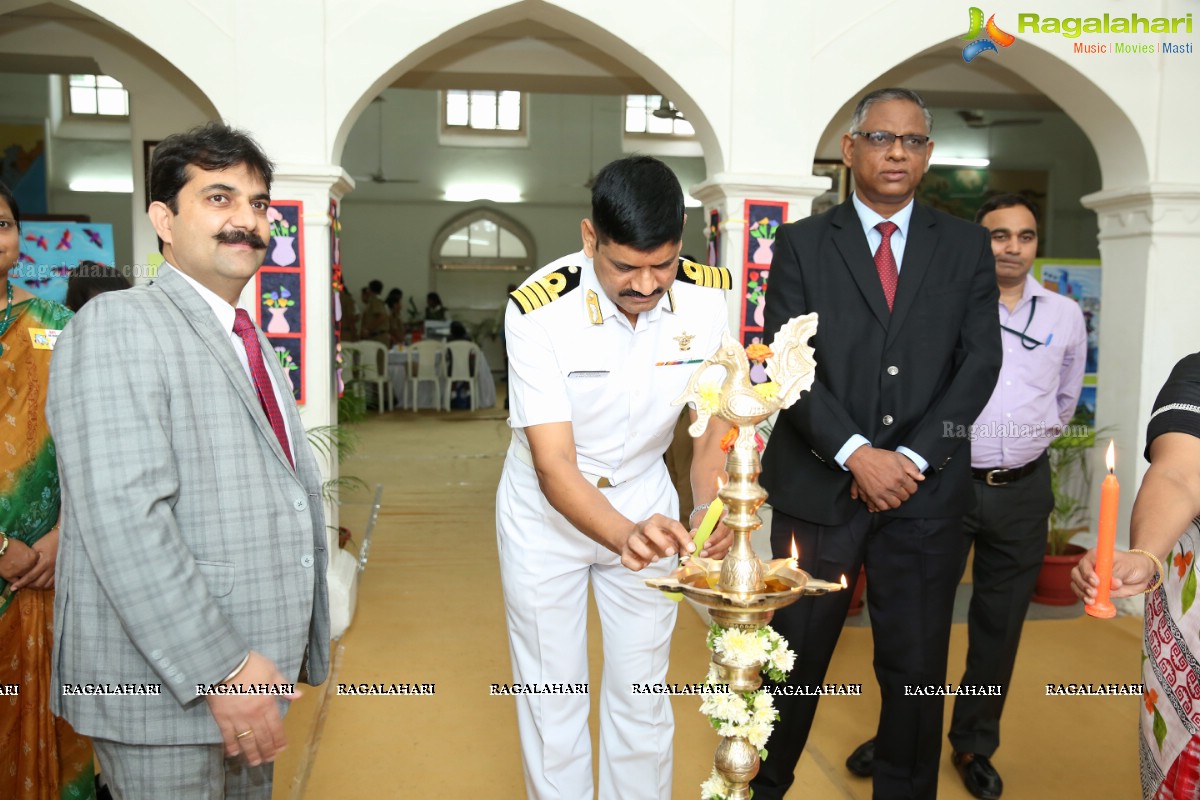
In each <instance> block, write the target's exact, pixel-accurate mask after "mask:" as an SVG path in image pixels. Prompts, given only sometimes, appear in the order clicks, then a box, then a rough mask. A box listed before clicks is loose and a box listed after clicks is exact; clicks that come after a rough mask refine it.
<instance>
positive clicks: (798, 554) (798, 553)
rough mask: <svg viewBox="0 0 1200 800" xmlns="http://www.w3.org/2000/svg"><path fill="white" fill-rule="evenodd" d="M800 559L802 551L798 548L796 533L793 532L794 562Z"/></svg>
mask: <svg viewBox="0 0 1200 800" xmlns="http://www.w3.org/2000/svg"><path fill="white" fill-rule="evenodd" d="M799 561H800V551H799V550H798V549H797V548H796V534H794V533H793V534H792V563H793V564H797V563H799Z"/></svg>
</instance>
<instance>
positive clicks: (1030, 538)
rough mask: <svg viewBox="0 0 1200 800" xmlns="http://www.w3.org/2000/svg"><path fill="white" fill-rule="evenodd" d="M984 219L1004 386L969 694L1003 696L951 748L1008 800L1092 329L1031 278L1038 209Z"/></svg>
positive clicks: (984, 471) (988, 442)
mask: <svg viewBox="0 0 1200 800" xmlns="http://www.w3.org/2000/svg"><path fill="white" fill-rule="evenodd" d="M975 221H976V222H979V223H980V224H982V225H983V226H984V227H985V228H987V229H988V230H989V231H990V232H991V234H992V252H993V253H994V254H995V256H996V282H997V283H998V284H999V286H1000V305H999V310H1000V329H1001V333H1000V338H1001V342H1002V344H1003V347H1004V363H1003V365H1002V366H1001V368H1000V379H999V380H998V381H996V388H995V390H994V391H993V392H992V397H991V399H990V400H988V404H987V405H986V406H984V409H983V412H982V413H981V414H980V415H979V419H978V420H977V421H976V423H975V429H974V430H973V431H972V432H971V434H972V435H971V472H972V477H974V479H975V480H974V485H975V501H976V503H975V509H974V510H973V511H972V512H971V513H969V514H967V516H966V517H965V518H964V519H963V530H964V531H965V532H966V534H967V541H966V542H965V544H964V561H965V558H966V556H965V551H966V550H967V549H968V548H969V547H970V546H971V540H972V539H973V540H974V544H975V560H974V576H973V581H974V585H973V590H974V591H973V593H972V595H971V609H970V614H969V617H968V623H967V633H968V647H967V669H966V672H965V673H963V678H962V685H963V686H1000V687H1002V688H1001V694H1000V695H998V696H997V695H989V694H987V693H986V692H985V693H983V694H980V695H970V694H967V695H960V696H958V697H957V698H956V699H955V702H954V716H953V718H952V720H951V723H950V744H951V745H952V746H953V747H954V763H955V764H956V765H957V766H958V768H959V772H960V773H961V774H962V777H963V782H964V783H965V784H966V785H967V789H968V790H969V791H970V792H971V794H973V795H974V796H975V797H979V798H985V800H992V799H993V798H998V797H1000V793H1001V791H1002V790H1003V783H1002V782H1001V780H1000V775H999V773H997V772H996V769H995V767H993V766H992V764H991V761H990V759H991V756H992V754H993V753H994V752H995V751H996V748H998V747H999V746H1000V713H1001V711H1003V709H1004V698H1005V696H1006V695H1007V694H1008V684H1009V680H1010V679H1011V677H1012V670H1013V663H1014V662H1015V661H1016V659H1017V645H1018V644H1019V643H1020V640H1021V625H1022V623H1023V622H1024V621H1025V612H1026V610H1028V608H1029V600H1030V598H1031V597H1033V589H1034V584H1035V583H1036V582H1037V575H1038V570H1039V569H1040V568H1041V565H1042V556H1043V555H1044V554H1045V552H1046V534H1047V527H1048V519H1049V517H1050V511H1051V510H1052V509H1053V508H1054V494H1053V493H1052V492H1051V491H1050V457H1049V455H1048V454H1047V452H1046V450H1047V448H1048V447H1049V446H1050V442H1051V441H1053V440H1054V438H1055V437H1056V436H1058V434H1059V433H1061V432H1062V428H1063V427H1064V426H1066V425H1067V424H1068V423H1069V422H1070V421H1071V418H1072V417H1073V416H1074V415H1075V406H1076V403H1078V402H1079V393H1080V391H1081V390H1082V388H1083V372H1084V365H1085V363H1086V361H1087V328H1086V326H1085V325H1084V321H1083V312H1082V311H1081V310H1080V308H1079V304H1078V303H1076V302H1075V301H1074V300H1071V299H1069V298H1066V297H1063V296H1062V295H1059V294H1056V293H1054V292H1051V291H1049V290H1047V289H1046V288H1045V287H1043V286H1042V285H1041V284H1039V283H1038V282H1037V281H1035V280H1034V279H1033V277H1032V276H1031V275H1030V274H1029V269H1030V267H1032V266H1033V260H1034V258H1035V257H1036V256H1037V249H1038V234H1037V226H1038V212H1037V208H1036V206H1034V205H1033V203H1031V202H1030V201H1029V200H1027V199H1026V198H1024V197H1022V196H1020V195H1016V194H1006V195H999V196H997V197H993V198H991V199H990V200H988V201H987V202H986V203H984V204H983V206H982V207H981V208H980V209H979V213H978V214H976V215H975Z"/></svg>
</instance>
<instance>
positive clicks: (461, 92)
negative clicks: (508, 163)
mask: <svg viewBox="0 0 1200 800" xmlns="http://www.w3.org/2000/svg"><path fill="white" fill-rule="evenodd" d="M524 109H525V96H524V95H523V94H522V93H521V92H511V91H500V92H494V91H489V90H486V89H471V90H466V89H451V90H449V91H446V92H443V93H442V124H443V128H444V129H445V130H446V131H454V132H463V133H466V132H472V131H477V132H493V131H498V132H502V133H517V132H521V131H523V130H525V110H524Z"/></svg>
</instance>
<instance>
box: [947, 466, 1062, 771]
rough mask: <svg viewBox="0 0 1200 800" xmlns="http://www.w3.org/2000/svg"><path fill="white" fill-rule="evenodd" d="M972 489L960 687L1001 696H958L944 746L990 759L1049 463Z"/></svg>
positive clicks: (1045, 510) (1038, 535)
mask: <svg viewBox="0 0 1200 800" xmlns="http://www.w3.org/2000/svg"><path fill="white" fill-rule="evenodd" d="M974 484H975V508H974V510H973V511H972V512H971V513H970V514H968V515H967V516H966V517H965V518H964V519H963V532H964V534H965V536H964V540H963V563H964V567H965V564H966V557H967V553H968V552H969V551H970V549H971V545H972V543H973V544H974V545H975V561H974V564H973V570H972V580H973V582H974V586H973V589H974V591H973V593H972V595H971V610H970V616H969V618H968V625H967V635H968V637H967V638H968V646H967V648H968V649H967V669H966V672H965V673H963V677H962V681H961V685H963V686H989V687H990V686H999V687H1001V689H1000V692H1001V693H1000V694H999V695H998V696H989V695H981V696H967V695H959V696H958V697H956V698H955V702H954V715H953V718H952V720H951V723H950V744H951V745H953V747H954V749H955V750H957V751H959V752H960V753H978V754H980V755H985V756H988V757H989V758H990V757H991V755H992V754H993V753H994V752H996V748H998V747H999V746H1000V714H1001V712H1002V711H1003V710H1004V699H1005V697H1006V696H1007V695H1008V686H1009V682H1010V681H1011V679H1012V671H1013V664H1014V663H1015V662H1016V660H1017V645H1019V644H1020V642H1021V626H1022V625H1023V624H1024V622H1025V612H1026V611H1028V610H1029V601H1030V599H1031V598H1032V597H1033V590H1034V586H1035V584H1036V583H1037V576H1038V571H1039V570H1040V569H1041V567H1042V556H1043V554H1044V553H1045V552H1046V533H1047V527H1048V525H1047V520H1048V518H1049V516H1050V511H1051V509H1053V508H1054V494H1053V493H1052V492H1051V491H1050V460H1049V458H1047V457H1046V456H1045V455H1043V456H1042V457H1041V459H1039V461H1038V466H1037V468H1036V469H1035V470H1034V471H1033V472H1032V473H1030V474H1029V475H1026V476H1025V477H1023V478H1019V479H1017V480H1015V481H1013V482H1012V483H1009V484H1005V485H1004V486H988V485H987V484H986V483H984V482H983V481H974Z"/></svg>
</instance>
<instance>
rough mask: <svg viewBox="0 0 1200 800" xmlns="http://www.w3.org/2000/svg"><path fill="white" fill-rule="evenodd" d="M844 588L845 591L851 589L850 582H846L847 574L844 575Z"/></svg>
mask: <svg viewBox="0 0 1200 800" xmlns="http://www.w3.org/2000/svg"><path fill="white" fill-rule="evenodd" d="M842 588H843V589H849V588H850V584H849V582H848V581H847V580H846V574H845V573H842Z"/></svg>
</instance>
